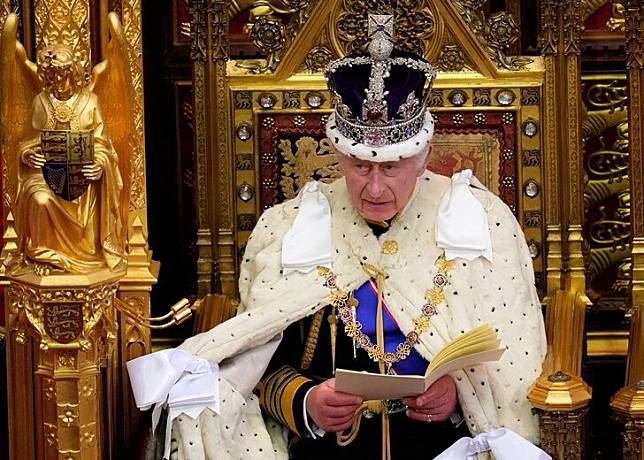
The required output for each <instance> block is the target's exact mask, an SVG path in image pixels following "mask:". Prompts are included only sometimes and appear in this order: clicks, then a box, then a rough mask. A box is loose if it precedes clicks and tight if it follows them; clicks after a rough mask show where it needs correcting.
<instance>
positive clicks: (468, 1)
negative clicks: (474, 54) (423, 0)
mask: <svg viewBox="0 0 644 460" xmlns="http://www.w3.org/2000/svg"><path fill="white" fill-rule="evenodd" d="M485 3H486V2H485V1H481V0H456V1H454V2H453V4H454V6H455V7H456V9H457V11H458V12H459V14H460V15H461V17H462V18H463V19H464V20H465V22H466V23H467V24H468V26H469V27H470V29H471V30H472V32H474V35H476V37H477V38H478V39H479V41H480V42H481V44H482V45H484V46H485V48H486V49H487V52H488V55H489V56H490V58H491V59H492V60H493V61H494V62H495V63H496V65H498V66H500V67H501V68H504V69H507V70H521V69H523V68H525V67H526V66H527V65H528V64H530V63H531V62H532V61H533V59H531V58H527V57H523V56H506V54H505V51H506V50H507V48H508V47H509V46H510V45H511V44H512V43H514V42H515V41H516V40H517V39H518V38H519V28H518V27H517V25H516V22H515V21H514V18H513V17H512V15H511V14H509V13H508V12H506V11H498V12H496V13H493V14H492V15H490V17H489V18H487V19H486V18H485V14H484V12H483V6H484V4H485Z"/></svg>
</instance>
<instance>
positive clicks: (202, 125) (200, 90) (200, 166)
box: [190, 0, 236, 296]
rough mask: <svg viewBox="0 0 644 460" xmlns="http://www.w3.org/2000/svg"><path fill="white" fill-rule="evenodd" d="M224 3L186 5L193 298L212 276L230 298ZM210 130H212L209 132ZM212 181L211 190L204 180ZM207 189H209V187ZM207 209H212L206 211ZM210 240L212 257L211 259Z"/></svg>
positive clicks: (204, 0)
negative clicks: (193, 188) (194, 223)
mask: <svg viewBox="0 0 644 460" xmlns="http://www.w3.org/2000/svg"><path fill="white" fill-rule="evenodd" d="M227 3H228V2H227V1H226V0H193V1H192V3H191V5H190V14H191V27H192V33H191V36H192V42H191V52H190V56H191V59H192V72H193V77H192V78H193V85H194V86H193V88H194V89H193V91H194V109H195V149H196V169H197V200H198V206H197V220H198V226H199V228H198V231H197V248H198V260H197V285H198V294H199V296H204V295H206V294H208V293H210V292H212V291H213V286H212V278H213V274H214V271H215V262H214V260H215V258H216V260H217V267H216V271H217V274H218V275H219V276H218V277H219V281H220V283H221V291H222V292H223V293H224V294H226V295H229V296H236V292H235V263H236V255H235V242H234V234H233V230H234V219H233V212H234V209H233V206H234V203H233V202H232V201H231V199H230V194H229V193H228V191H229V190H231V188H232V166H231V163H230V162H231V156H230V155H229V144H230V136H231V122H230V113H229V105H228V99H229V95H228V83H227V77H226V62H227V61H228V30H227V28H228V20H227V15H226V5H227ZM209 127H214V129H209ZM209 177H212V178H214V179H213V181H212V184H211V183H210V182H209V181H208V178H209ZM211 185H212V187H211ZM210 203H212V204H213V206H212V207H211V205H210ZM213 235H216V236H217V253H216V254H213Z"/></svg>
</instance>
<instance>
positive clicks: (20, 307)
mask: <svg viewBox="0 0 644 460" xmlns="http://www.w3.org/2000/svg"><path fill="white" fill-rule="evenodd" d="M115 293H116V284H105V285H99V286H97V287H93V288H89V289H45V290H36V289H34V288H31V287H27V286H25V285H22V284H18V283H12V284H11V286H10V288H9V299H10V301H9V314H10V315H11V321H10V326H11V327H12V329H13V330H15V331H17V332H19V333H23V334H24V332H26V331H27V330H28V329H29V328H30V327H33V328H34V329H35V330H36V332H37V333H38V334H39V335H40V337H41V338H42V342H41V348H42V349H43V350H46V349H48V348H49V342H50V339H52V338H53V337H50V335H49V333H48V332H49V331H50V330H51V329H49V328H48V325H47V324H46V322H47V319H46V318H45V313H46V311H47V308H46V305H47V304H61V305H63V304H81V305H82V307H81V308H82V326H81V327H82V332H81V333H80V335H79V336H78V337H75V340H77V343H78V344H79V345H80V347H81V348H83V349H89V348H91V341H89V340H88V338H89V337H90V336H91V334H92V332H93V330H94V328H95V326H96V325H97V323H98V321H99V320H101V318H102V319H103V320H104V324H103V327H104V328H105V330H106V332H107V334H108V336H114V333H115V331H116V322H115V319H114V318H113V314H112V311H111V306H112V299H113V298H114V295H115ZM54 340H55V338H54Z"/></svg>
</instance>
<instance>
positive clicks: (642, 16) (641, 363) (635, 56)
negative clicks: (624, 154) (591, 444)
mask: <svg viewBox="0 0 644 460" xmlns="http://www.w3.org/2000/svg"><path fill="white" fill-rule="evenodd" d="M624 6H625V7H626V53H627V63H626V67H627V72H628V85H629V110H628V129H629V148H630V152H629V154H630V165H629V166H630V181H631V234H632V237H633V242H632V286H631V299H632V316H631V331H630V337H629V344H628V363H627V369H626V386H625V387H624V388H622V389H621V390H620V391H619V392H618V393H617V394H616V395H615V396H614V397H613V399H612V400H611V403H610V405H611V407H612V408H613V410H614V411H615V416H616V418H617V419H618V420H620V421H622V422H623V423H624V445H623V451H624V459H626V460H635V459H640V460H641V459H644V312H642V309H643V308H644V165H643V164H642V149H643V148H644V144H643V140H642V133H644V119H643V118H642V114H643V113H644V97H643V95H642V87H643V86H644V47H643V44H642V42H643V41H644V33H643V32H642V30H643V29H644V4H643V3H642V2H641V1H639V0H626V1H625V2H624Z"/></svg>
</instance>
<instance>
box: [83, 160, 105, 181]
mask: <svg viewBox="0 0 644 460" xmlns="http://www.w3.org/2000/svg"><path fill="white" fill-rule="evenodd" d="M82 171H83V176H85V179H88V180H94V181H96V180H99V179H100V178H101V177H102V176H103V166H101V165H100V164H98V163H96V162H94V163H92V164H91V165H87V166H83V169H82Z"/></svg>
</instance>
